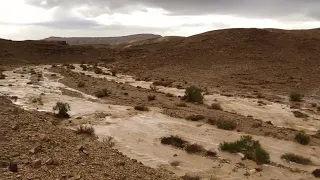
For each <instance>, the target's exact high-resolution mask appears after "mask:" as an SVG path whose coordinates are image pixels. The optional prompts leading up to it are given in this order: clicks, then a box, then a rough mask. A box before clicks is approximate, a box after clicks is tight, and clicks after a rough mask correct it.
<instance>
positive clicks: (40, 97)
mask: <svg viewBox="0 0 320 180" xmlns="http://www.w3.org/2000/svg"><path fill="white" fill-rule="evenodd" d="M30 101H31V102H32V103H36V104H39V105H43V101H42V96H39V97H32V98H30Z"/></svg>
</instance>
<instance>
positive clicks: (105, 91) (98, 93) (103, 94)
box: [94, 89, 111, 98]
mask: <svg viewBox="0 0 320 180" xmlns="http://www.w3.org/2000/svg"><path fill="white" fill-rule="evenodd" d="M110 94H111V92H110V91H109V90H108V89H101V90H98V91H96V92H95V93H94V95H95V96H96V97H97V98H103V97H107V96H109V95H110Z"/></svg>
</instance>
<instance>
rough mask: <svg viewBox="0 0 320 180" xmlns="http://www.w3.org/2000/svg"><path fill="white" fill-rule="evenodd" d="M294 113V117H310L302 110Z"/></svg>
mask: <svg viewBox="0 0 320 180" xmlns="http://www.w3.org/2000/svg"><path fill="white" fill-rule="evenodd" d="M292 113H293V115H294V117H296V118H307V117H309V116H308V115H307V114H305V113H302V112H300V111H293V112H292Z"/></svg>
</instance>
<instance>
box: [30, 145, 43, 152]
mask: <svg viewBox="0 0 320 180" xmlns="http://www.w3.org/2000/svg"><path fill="white" fill-rule="evenodd" d="M40 151H41V145H39V144H38V145H36V146H34V147H33V148H32V149H30V153H31V154H36V153H38V152H40Z"/></svg>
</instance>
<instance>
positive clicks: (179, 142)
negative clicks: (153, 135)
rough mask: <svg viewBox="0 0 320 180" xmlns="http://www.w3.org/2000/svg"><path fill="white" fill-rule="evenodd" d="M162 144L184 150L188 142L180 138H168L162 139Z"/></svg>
mask: <svg viewBox="0 0 320 180" xmlns="http://www.w3.org/2000/svg"><path fill="white" fill-rule="evenodd" d="M161 143H162V144H165V145H171V146H174V147H177V148H181V149H182V148H184V147H185V146H186V145H187V144H188V142H187V141H185V140H183V139H182V138H181V137H179V136H168V137H162V138H161Z"/></svg>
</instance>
